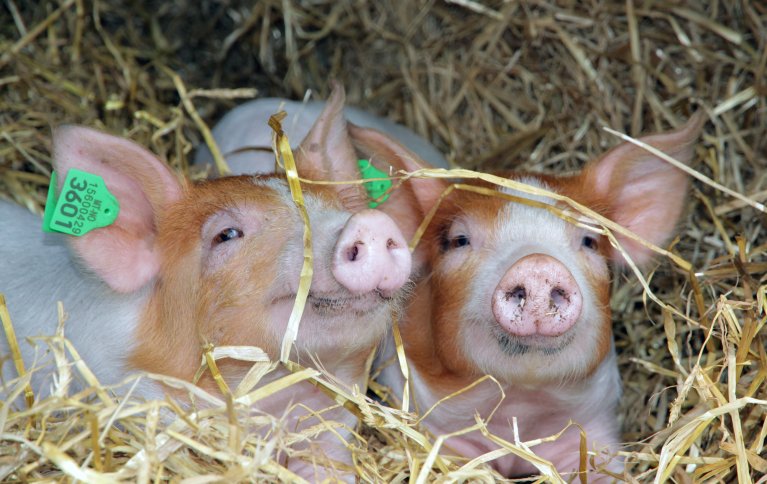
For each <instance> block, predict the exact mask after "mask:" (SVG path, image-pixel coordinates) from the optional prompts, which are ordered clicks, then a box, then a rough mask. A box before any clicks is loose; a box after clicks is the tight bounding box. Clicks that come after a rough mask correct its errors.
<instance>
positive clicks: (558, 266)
mask: <svg viewBox="0 0 767 484" xmlns="http://www.w3.org/2000/svg"><path fill="white" fill-rule="evenodd" d="M582 304H583V299H582V297H581V292H580V289H579V288H578V284H577V283H576V282H575V278H573V275H572V274H571V273H570V271H569V270H568V269H567V267H565V265H564V264H562V263H561V262H559V261H558V260H556V259H555V258H553V257H551V256H548V255H544V254H530V255H528V256H525V257H523V258H522V259H520V260H518V261H517V262H516V263H514V265H512V266H511V268H509V270H508V271H507V272H506V274H504V276H503V278H501V281H500V282H499V283H498V286H497V287H496V288H495V292H494V293H493V315H494V316H495V319H496V321H497V322H498V324H500V325H501V327H502V328H503V329H505V330H506V331H507V332H508V333H510V334H512V335H514V336H535V335H541V336H559V335H561V334H563V333H564V332H566V331H567V330H568V329H570V328H571V327H572V326H573V325H574V324H575V322H576V321H577V320H578V318H579V317H580V314H581V307H582Z"/></svg>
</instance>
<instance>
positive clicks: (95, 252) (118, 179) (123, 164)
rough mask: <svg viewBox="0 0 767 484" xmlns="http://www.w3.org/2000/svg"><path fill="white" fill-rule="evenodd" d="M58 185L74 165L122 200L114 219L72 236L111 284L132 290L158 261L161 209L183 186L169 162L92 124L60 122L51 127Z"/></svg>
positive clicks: (79, 252)
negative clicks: (159, 216)
mask: <svg viewBox="0 0 767 484" xmlns="http://www.w3.org/2000/svg"><path fill="white" fill-rule="evenodd" d="M53 164H54V167H55V169H56V170H57V171H58V172H59V177H58V180H59V187H58V188H59V189H61V188H62V187H61V185H62V184H63V183H64V179H65V178H66V174H67V172H68V171H69V169H70V168H76V169H79V170H82V171H86V172H89V173H93V174H96V175H99V176H101V177H102V178H103V179H104V182H105V184H106V186H107V189H108V190H109V191H110V192H111V193H112V195H114V196H115V198H117V200H118V202H119V204H120V213H119V215H118V216H117V219H116V220H115V222H114V224H112V225H110V226H108V227H104V228H100V229H95V230H93V231H91V232H88V233H87V234H85V235H83V236H81V237H72V239H71V240H72V241H71V245H72V249H73V251H74V252H75V254H76V255H77V256H79V258H80V259H81V260H82V261H83V263H84V264H85V266H86V267H88V268H89V269H90V270H92V271H93V272H94V273H96V274H97V275H98V276H99V277H100V278H101V279H103V280H104V282H106V283H107V284H108V285H109V286H110V287H111V288H112V289H114V290H116V291H119V292H132V291H135V290H137V289H139V288H141V287H142V286H144V285H145V284H146V283H147V282H149V281H150V280H151V279H153V278H154V277H155V276H156V275H157V272H158V270H159V267H160V258H159V254H158V252H157V248H156V246H155V243H154V242H155V238H156V235H157V214H158V213H159V212H160V211H161V210H162V208H163V207H165V206H166V205H167V204H169V203H171V202H173V201H175V200H178V199H179V197H180V196H181V193H182V187H181V184H180V183H179V181H178V180H177V179H176V177H175V176H174V175H173V173H172V172H171V171H170V170H169V168H168V167H167V166H166V165H165V163H163V162H162V161H160V160H159V159H158V158H156V157H155V156H154V155H153V154H152V153H150V152H149V151H147V150H146V149H144V148H142V147H141V146H139V145H137V144H135V143H133V142H131V141H128V140H126V139H122V138H118V137H116V136H112V135H108V134H106V133H102V132H99V131H96V130H93V129H89V128H84V127H79V126H62V127H60V128H57V129H56V130H55V131H54V133H53Z"/></svg>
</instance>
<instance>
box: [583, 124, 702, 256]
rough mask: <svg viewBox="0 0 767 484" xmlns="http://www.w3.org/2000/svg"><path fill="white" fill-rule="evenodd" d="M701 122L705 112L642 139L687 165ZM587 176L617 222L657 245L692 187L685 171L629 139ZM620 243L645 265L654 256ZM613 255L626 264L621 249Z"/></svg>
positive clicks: (635, 245) (669, 231)
mask: <svg viewBox="0 0 767 484" xmlns="http://www.w3.org/2000/svg"><path fill="white" fill-rule="evenodd" d="M703 121H704V119H703V117H702V116H701V115H696V116H693V117H692V118H691V119H690V120H689V121H688V122H687V124H685V125H684V126H683V127H682V128H680V129H679V130H677V131H672V132H669V133H664V134H658V135H653V136H648V137H645V138H642V139H641V141H642V142H644V143H646V144H649V145H651V146H654V147H656V148H658V149H660V150H661V151H663V152H665V153H667V154H668V155H670V156H671V157H673V158H674V159H676V160H677V161H680V162H682V163H684V164H689V163H690V161H691V160H692V157H693V153H694V143H695V141H696V140H697V138H698V136H699V134H700V130H701V128H702V125H703ZM583 180H584V189H588V187H592V188H591V189H590V190H593V191H594V192H595V193H597V194H598V195H599V196H600V197H601V198H602V200H603V203H606V204H607V205H608V206H609V207H610V212H611V213H612V219H613V221H615V222H617V223H619V224H621V225H623V226H624V227H626V228H627V229H629V230H631V231H632V232H634V233H636V234H637V235H639V236H640V237H642V238H644V239H645V240H647V241H649V242H652V243H653V244H655V245H659V246H662V245H663V244H664V243H665V242H666V241H667V240H668V239H669V238H670V237H671V236H672V235H673V233H674V229H675V228H676V224H677V222H678V220H679V217H680V215H681V213H682V210H683V208H684V204H685V201H686V196H687V190H688V185H689V179H688V176H687V174H685V173H684V172H682V171H681V170H679V169H677V168H675V167H674V166H673V165H671V164H669V163H668V162H666V161H664V160H662V159H660V158H657V157H656V156H655V155H653V154H651V153H649V152H648V151H646V150H644V149H643V148H640V147H638V146H635V145H633V144H631V143H628V142H626V143H623V144H621V145H619V146H618V147H616V148H614V149H613V150H611V151H610V152H608V153H607V154H605V155H604V156H603V157H602V158H601V159H599V160H597V161H596V162H595V163H592V164H590V165H589V166H588V167H587V168H586V169H585V171H584V174H583ZM618 241H619V242H620V243H621V245H622V246H623V248H624V250H626V252H627V253H628V254H629V256H630V257H631V258H632V260H633V261H634V262H635V263H637V264H640V265H641V264H644V263H646V262H648V261H649V260H650V259H651V258H652V256H653V252H652V250H650V249H648V248H646V247H645V246H643V245H642V244H639V243H636V242H633V241H632V240H631V239H627V238H625V237H621V236H618ZM612 258H613V259H614V260H615V261H617V262H620V263H624V262H625V261H624V260H623V257H622V255H621V254H620V252H618V251H617V250H614V251H613V254H612Z"/></svg>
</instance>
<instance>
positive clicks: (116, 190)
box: [0, 91, 411, 480]
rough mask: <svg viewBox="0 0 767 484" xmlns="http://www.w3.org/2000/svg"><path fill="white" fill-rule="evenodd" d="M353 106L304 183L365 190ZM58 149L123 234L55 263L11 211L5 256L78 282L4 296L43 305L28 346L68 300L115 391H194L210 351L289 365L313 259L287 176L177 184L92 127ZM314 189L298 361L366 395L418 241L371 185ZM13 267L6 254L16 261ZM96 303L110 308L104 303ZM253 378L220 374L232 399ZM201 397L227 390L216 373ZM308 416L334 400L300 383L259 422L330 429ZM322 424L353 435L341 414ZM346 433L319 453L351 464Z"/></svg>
mask: <svg viewBox="0 0 767 484" xmlns="http://www.w3.org/2000/svg"><path fill="white" fill-rule="evenodd" d="M342 108H343V91H340V92H336V95H335V96H334V97H333V99H331V101H330V102H329V103H328V104H327V105H326V109H325V111H323V113H322V115H321V116H320V118H319V119H318V121H317V123H316V124H315V125H314V126H313V128H312V129H311V130H310V132H309V134H308V135H307V137H306V139H305V141H304V143H303V144H302V145H301V146H300V147H299V148H298V149H297V151H296V163H297V165H298V170H299V174H300V176H302V177H307V178H315V179H322V180H330V181H344V180H347V181H348V180H353V179H355V178H358V175H357V172H356V166H357V158H356V155H355V154H354V152H353V148H352V145H351V140H350V138H349V136H348V134H347V127H346V122H345V120H344V118H343V116H342V114H341V113H342ZM53 146H54V156H53V158H54V165H55V168H56V170H57V171H58V172H59V173H60V176H59V180H60V183H61V184H63V183H64V178H65V175H66V174H67V172H68V171H69V169H70V168H77V169H80V170H83V171H87V172H90V173H93V174H96V175H99V176H101V177H102V178H103V179H104V181H105V184H106V186H107V188H108V189H109V191H110V192H111V193H112V194H113V195H114V196H115V197H116V198H117V200H118V201H119V203H120V212H119V216H118V217H117V219H116V221H115V223H114V224H112V225H110V226H108V227H105V228H101V229H96V230H94V231H92V232H89V233H87V234H85V235H83V236H82V237H71V238H69V242H70V246H71V256H69V255H67V254H66V253H62V252H61V251H56V252H55V253H53V252H50V247H49V246H48V244H45V243H43V242H41V241H39V240H38V238H41V237H42V234H41V233H40V229H39V227H40V225H39V223H40V221H39V219H36V218H34V217H32V218H30V217H29V216H25V215H21V212H22V211H21V210H16V209H15V208H10V207H5V206H3V210H2V212H0V213H6V211H7V213H11V214H14V215H13V216H11V220H9V221H6V220H4V224H8V225H7V226H6V228H8V227H10V228H8V230H4V232H3V235H2V237H4V238H5V237H8V240H0V242H2V244H0V245H2V246H12V244H11V241H12V240H13V239H14V238H16V237H26V238H27V239H28V242H27V243H26V245H25V250H27V251H33V252H35V255H36V258H46V259H51V260H60V259H61V258H62V256H63V257H64V258H66V259H67V262H66V263H65V265H66V266H67V267H68V270H69V272H68V274H70V275H71V279H72V280H70V281H68V282H67V281H64V285H65V286H66V287H64V288H61V287H60V286H61V284H62V282H61V281H53V280H51V278H50V277H46V276H45V275H44V274H38V275H37V277H26V279H24V281H26V283H25V284H21V285H16V286H13V287H11V286H8V285H5V284H4V285H3V290H4V291H6V290H7V291H8V294H7V297H8V303H9V307H10V309H11V311H12V313H13V312H14V307H15V306H16V301H17V300H18V299H20V298H23V297H24V295H25V294H33V293H34V294H35V298H34V300H33V301H34V302H33V304H32V307H33V308H36V310H35V311H33V312H31V313H30V312H25V313H23V315H22V316H21V317H19V318H15V319H14V320H15V325H16V327H17V332H18V334H19V338H20V339H23V338H24V337H25V336H32V335H38V334H52V333H53V332H54V330H55V327H56V319H55V317H51V316H52V314H49V313H48V312H46V311H49V310H50V309H51V308H55V303H56V301H57V300H62V301H63V303H64V307H65V308H67V309H69V308H70V307H71V306H76V305H77V304H78V303H79V302H80V301H82V300H84V299H89V298H91V300H90V301H89V305H88V306H87V307H88V310H87V311H86V312H82V311H79V310H78V309H76V308H75V311H74V312H73V314H75V315H77V316H78V319H71V320H70V321H69V323H68V326H67V330H66V331H65V335H67V336H68V337H69V338H70V339H71V340H72V342H73V343H74V346H75V347H76V348H82V351H83V355H84V357H85V361H86V363H87V364H88V365H89V366H91V367H92V368H94V370H96V373H97V375H99V377H100V378H101V380H102V383H105V384H114V383H117V382H119V381H120V380H122V379H123V378H124V377H125V376H126V375H127V373H129V372H130V371H131V370H146V371H149V372H153V373H159V374H164V375H170V376H174V377H177V378H181V379H185V380H192V379H193V377H194V375H195V372H196V370H197V369H198V367H199V365H200V361H201V357H202V347H203V346H204V345H206V344H213V345H216V346H227V345H252V346H258V347H260V348H262V349H263V350H265V351H266V352H267V353H268V354H269V355H270V356H271V357H272V359H275V360H276V359H278V358H279V350H280V343H281V341H282V337H283V334H284V332H285V328H286V325H287V322H288V319H289V315H290V312H291V310H292V308H293V304H294V300H295V298H296V292H297V290H298V283H299V275H300V272H301V267H302V264H303V260H304V252H303V250H304V243H303V232H304V227H303V222H302V220H301V217H300V215H299V212H298V210H297V208H296V206H295V204H294V202H293V200H292V196H291V194H290V191H289V189H288V185H287V183H286V180H285V179H284V178H283V177H279V176H275V175H263V176H237V177H225V178H220V179H216V180H211V181H204V182H200V183H194V184H193V183H189V182H186V181H184V180H179V179H178V178H177V177H176V176H175V175H174V174H173V173H172V172H171V171H170V170H169V169H168V167H167V165H165V163H163V162H161V161H160V160H159V159H157V158H156V157H155V156H154V155H152V154H151V153H150V152H148V151H147V150H146V149H144V148H142V147H140V146H138V145H136V144H134V143H132V142H130V141H128V140H125V139H121V138H117V137H115V136H111V135H108V134H105V133H102V132H99V131H95V130H92V129H88V128H83V127H75V126H65V127H61V128H59V129H57V130H56V131H55V133H54V142H53ZM59 188H61V186H60V187H59ZM303 190H304V197H305V205H306V208H307V211H308V213H309V219H310V221H311V228H312V249H313V257H314V267H313V270H314V272H313V278H312V284H311V288H310V292H309V296H308V299H307V304H306V307H305V310H304V313H303V317H302V320H301V322H300V329H299V333H298V338H297V341H296V344H295V346H294V349H293V353H292V355H291V358H292V359H293V360H294V361H298V362H299V363H301V364H303V365H306V366H314V365H318V366H321V367H322V368H323V369H325V370H327V371H329V372H330V373H333V374H334V376H335V377H336V378H337V379H338V380H339V381H341V382H343V383H345V384H347V385H349V386H350V387H351V386H352V385H357V386H358V387H359V388H360V389H364V387H365V385H366V379H367V373H366V371H365V370H366V368H365V361H366V359H367V358H368V356H369V355H370V354H371V352H372V351H373V349H374V348H375V346H376V345H377V344H378V343H379V341H380V339H381V337H382V336H383V335H384V334H385V332H386V330H387V329H388V327H389V325H390V322H391V314H392V312H393V311H396V310H397V309H398V308H399V306H400V305H401V302H402V298H403V295H402V293H403V287H405V286H406V285H407V283H408V281H409V278H410V272H411V256H410V252H409V250H408V248H407V240H406V238H405V237H404V236H403V235H402V233H401V231H400V229H399V228H398V227H397V224H396V222H395V221H394V220H393V219H392V217H390V216H389V215H387V214H386V213H385V212H384V211H379V210H369V209H361V207H364V206H365V204H366V202H367V200H366V199H365V198H364V191H362V190H361V189H360V187H359V185H352V186H349V185H319V184H310V183H306V184H304V185H303ZM30 234H39V235H40V237H32V236H31V235H30ZM6 242H7V243H6ZM6 255H7V257H6ZM14 258H15V257H14V255H13V254H4V255H3V259H4V260H8V261H13V260H14ZM16 258H17V257H16ZM7 269H8V271H7V272H8V273H9V274H22V273H25V272H26V273H28V272H29V267H10V268H7ZM94 275H95V276H96V279H98V280H95V279H94V277H93V276H94ZM94 289H98V291H97V292H95V291H94ZM83 292H86V293H88V294H82V293H83ZM97 294H106V295H107V297H104V298H96V299H93V297H94V295H97ZM125 301H129V303H128V304H127V305H128V306H129V309H127V310H126V308H125ZM46 315H47V316H46ZM112 326H116V327H112ZM70 327H72V328H71V331H70V329H69V328H70ZM114 337H118V338H119V341H112V338H114ZM105 343H107V344H105ZM25 346H26V345H25ZM5 352H6V349H5V346H4V347H3V353H5ZM25 356H27V357H28V356H29V352H27V354H26V355H25ZM249 366H250V365H249V364H246V363H244V362H241V361H237V360H221V361H219V369H220V370H221V373H222V375H223V377H224V379H225V380H226V381H227V383H228V384H229V385H230V386H231V387H232V388H234V387H235V386H236V385H237V383H238V382H239V380H240V379H241V378H242V376H243V375H244V374H245V372H246V371H247V370H248V369H249ZM285 372H286V371H283V372H282V373H280V372H279V371H278V372H275V373H274V374H273V375H272V376H271V377H270V378H272V379H274V378H277V377H280V376H281V375H283V374H285ZM198 384H199V385H200V386H202V387H205V388H207V389H209V390H211V391H212V392H214V393H215V392H217V385H216V383H215V382H214V381H213V378H212V377H211V376H210V374H209V373H206V374H205V376H203V378H202V379H201V380H200V381H199V382H198ZM164 390H165V391H172V390H170V389H164ZM151 391H154V390H149V391H148V393H151ZM294 404H301V408H304V409H313V410H315V411H317V410H323V409H325V408H327V407H331V406H334V405H335V402H333V401H332V400H331V399H330V398H329V397H326V396H325V395H323V394H321V393H320V392H319V391H318V390H317V389H316V388H315V387H314V386H312V385H310V384H308V383H301V384H298V385H293V386H291V387H290V388H289V389H287V390H283V391H281V392H278V393H275V394H274V395H273V396H272V397H269V398H267V399H265V400H262V401H260V402H259V404H258V409H259V410H260V411H265V412H269V413H272V414H274V415H276V416H278V417H279V416H283V415H284V414H288V413H289V415H287V418H288V424H289V425H292V426H293V428H297V427H298V428H304V427H307V426H311V425H314V424H316V423H318V421H317V418H314V419H312V418H309V419H305V421H302V423H301V424H300V425H299V423H298V422H299V420H298V419H299V417H301V414H302V412H303V414H306V413H308V410H304V411H300V409H299V411H292V412H291V411H289V410H286V409H290V408H293V405H294ZM323 418H324V419H334V418H335V419H337V420H339V421H341V422H343V423H346V424H347V425H348V426H349V427H352V426H353V425H354V424H355V419H354V418H353V416H352V415H351V414H349V413H348V412H346V411H345V410H344V409H342V408H341V409H336V410H335V413H333V412H330V413H324V414H323ZM337 435H343V436H348V435H349V432H348V431H346V432H344V431H342V432H340V434H339V433H337V432H325V433H324V434H322V435H321V436H320V437H319V438H318V439H317V440H318V441H319V442H323V441H324V440H327V441H328V442H330V444H329V445H316V446H315V447H313V448H319V449H320V450H321V451H322V452H321V453H324V454H326V455H328V456H329V457H330V458H331V459H335V460H337V461H342V462H344V463H345V464H349V463H350V456H349V452H348V451H347V450H346V443H345V442H342V441H339V439H338V438H337ZM291 464H293V461H291ZM291 468H292V469H293V470H295V471H296V472H299V473H300V474H302V475H303V476H304V477H307V478H310V479H315V478H316V479H317V480H320V479H321V478H323V477H327V476H328V475H331V474H328V473H327V472H326V471H324V470H320V471H319V473H317V472H318V471H316V469H314V467H313V466H312V465H310V464H308V463H307V464H305V465H304V464H301V463H300V462H299V463H298V464H296V465H291ZM342 477H344V478H348V477H349V475H348V474H346V475H345V476H344V475H343V474H342Z"/></svg>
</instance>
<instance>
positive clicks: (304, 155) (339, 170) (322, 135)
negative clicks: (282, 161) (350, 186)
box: [296, 83, 359, 181]
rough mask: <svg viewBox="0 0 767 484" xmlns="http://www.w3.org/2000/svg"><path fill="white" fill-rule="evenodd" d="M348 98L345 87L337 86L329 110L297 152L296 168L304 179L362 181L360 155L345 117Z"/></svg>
mask: <svg viewBox="0 0 767 484" xmlns="http://www.w3.org/2000/svg"><path fill="white" fill-rule="evenodd" d="M345 98H346V95H345V94H344V88H343V86H341V84H338V83H334V84H333V91H332V92H331V94H330V99H328V101H327V103H326V104H325V108H324V109H323V110H322V113H321V114H320V116H319V118H317V121H315V122H314V125H313V126H312V128H311V130H310V131H309V134H307V135H306V138H304V140H303V141H301V144H300V145H299V146H298V148H297V149H296V166H297V168H298V173H299V174H300V175H301V176H305V177H308V178H311V179H314V180H334V181H341V180H355V179H357V178H359V175H358V171H357V155H356V153H355V152H354V147H353V146H352V143H351V140H350V139H349V133H348V132H347V127H346V118H344V101H345Z"/></svg>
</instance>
